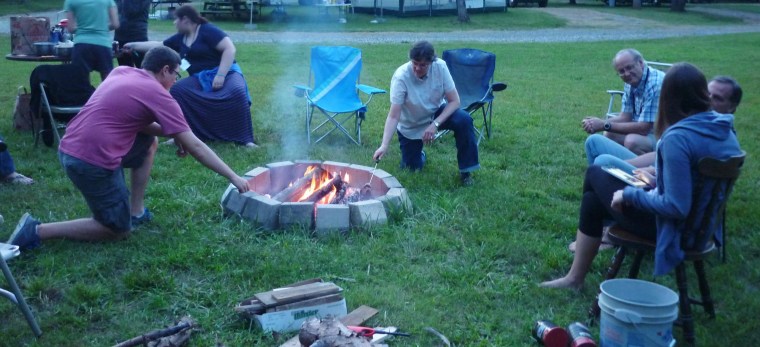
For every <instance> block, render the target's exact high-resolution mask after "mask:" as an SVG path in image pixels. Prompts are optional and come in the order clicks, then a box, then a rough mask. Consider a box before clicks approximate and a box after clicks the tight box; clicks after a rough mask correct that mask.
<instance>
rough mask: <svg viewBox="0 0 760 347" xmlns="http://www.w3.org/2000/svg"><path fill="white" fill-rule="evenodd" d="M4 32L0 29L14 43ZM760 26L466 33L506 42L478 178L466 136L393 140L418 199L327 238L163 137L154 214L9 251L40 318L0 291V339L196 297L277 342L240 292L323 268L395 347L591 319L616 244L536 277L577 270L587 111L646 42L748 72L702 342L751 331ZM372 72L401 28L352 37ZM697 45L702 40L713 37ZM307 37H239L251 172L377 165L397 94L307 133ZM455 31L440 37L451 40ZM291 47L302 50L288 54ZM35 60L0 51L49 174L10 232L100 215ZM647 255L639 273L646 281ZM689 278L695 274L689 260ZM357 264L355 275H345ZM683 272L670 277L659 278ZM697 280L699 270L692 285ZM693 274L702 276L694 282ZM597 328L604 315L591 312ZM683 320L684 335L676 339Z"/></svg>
mask: <svg viewBox="0 0 760 347" xmlns="http://www.w3.org/2000/svg"><path fill="white" fill-rule="evenodd" d="M8 43H9V42H8V37H7V36H2V37H0V46H2V45H5V46H8ZM758 44H760V35H758V34H743V35H730V36H710V37H700V38H694V37H688V38H683V39H679V38H674V39H665V40H642V41H627V42H602V43H558V44H480V43H478V44H473V45H472V47H474V48H480V49H484V50H488V51H492V52H494V53H496V55H497V57H498V58H497V65H498V66H497V70H496V80H497V81H505V82H508V83H509V89H508V90H507V91H505V92H502V93H500V94H498V95H497V97H496V99H497V100H496V105H495V113H494V130H495V132H494V134H493V138H492V139H490V140H486V141H484V142H483V143H481V145H480V160H481V165H482V169H481V170H480V171H478V172H476V174H475V180H476V184H475V186H474V187H471V188H461V187H459V186H458V182H457V169H456V159H455V150H454V144H453V137H451V136H448V137H445V138H444V139H442V140H441V141H440V142H438V143H435V144H433V145H432V146H431V147H430V148H427V149H426V152H427V155H428V166H427V167H426V168H425V169H424V170H423V171H422V172H419V173H409V172H405V171H401V170H399V169H398V160H399V151H398V148H397V145H396V144H397V142H396V141H395V140H394V142H393V146H392V147H391V151H390V153H389V155H388V156H387V158H386V159H385V160H383V161H382V162H381V163H380V166H379V167H380V168H382V169H384V170H386V171H388V172H390V173H392V174H393V175H395V176H396V177H397V178H398V179H399V181H400V182H401V183H402V184H403V185H404V186H405V187H406V188H407V189H408V191H409V194H410V196H411V199H412V201H413V203H414V206H415V210H414V212H413V213H411V214H409V215H406V216H401V215H394V218H393V219H392V222H391V223H390V224H389V225H388V226H384V227H377V228H373V229H370V230H355V231H352V232H351V233H349V234H348V235H345V236H335V237H328V238H325V239H317V238H314V237H312V236H310V235H308V233H307V232H305V231H303V230H283V231H277V232H266V231H263V230H260V229H258V228H256V226H255V225H251V224H249V223H247V222H243V221H240V220H238V219H237V218H223V217H222V213H221V210H220V208H219V199H220V197H221V194H222V192H223V191H224V189H225V188H226V187H227V182H225V180H224V179H223V178H221V177H219V176H217V175H215V174H213V173H211V172H209V171H208V170H206V169H204V168H203V167H202V166H201V165H200V164H198V163H196V162H195V161H193V160H192V159H190V158H185V159H179V158H177V157H175V155H174V150H173V149H171V148H168V147H166V146H161V147H160V149H159V153H158V156H157V158H156V164H155V168H154V170H153V173H152V179H153V180H152V182H151V185H150V187H149V189H148V192H147V195H148V197H147V206H148V207H149V208H151V210H152V211H153V212H154V214H155V216H156V218H155V220H154V222H152V223H150V224H148V225H147V226H145V227H142V228H140V229H139V230H138V231H137V232H135V234H134V235H132V237H130V238H129V239H128V240H125V241H121V242H115V243H78V242H71V241H50V242H46V243H45V245H44V246H43V247H42V248H41V249H38V250H34V251H30V252H27V253H24V254H22V255H21V257H19V258H17V259H15V260H13V261H12V262H11V263H10V266H11V269H12V271H13V272H14V274H15V275H16V278H17V280H18V281H19V283H20V285H21V287H22V288H23V290H24V292H25V294H26V297H27V300H28V302H29V303H30V305H31V306H32V307H33V309H34V311H35V313H36V316H37V318H38V320H39V322H40V323H41V325H42V330H43V331H44V336H43V337H42V338H41V339H39V340H37V339H35V338H34V337H33V335H32V333H31V331H30V330H29V329H28V328H27V326H26V323H25V321H24V319H23V317H22V316H21V314H20V313H18V312H17V310H16V309H15V308H14V307H13V306H12V305H11V304H10V303H9V302H8V301H7V300H0V315H1V316H2V317H3V323H2V324H1V325H0V336H3V338H2V339H0V345H2V346H19V345H23V346H108V345H113V344H115V343H117V342H119V341H123V340H126V339H128V338H131V337H134V336H137V335H139V334H141V333H145V332H148V331H151V330H153V329H157V328H160V327H163V326H166V325H168V324H170V323H172V321H173V320H175V319H178V318H179V317H181V316H184V315H187V314H190V315H192V316H193V317H195V318H196V319H197V320H198V321H199V323H200V324H201V325H202V330H200V331H198V332H197V333H195V334H194V336H193V339H192V341H193V342H192V344H191V345H193V346H210V345H214V344H216V343H222V344H224V345H226V346H250V345H256V346H277V345H278V344H279V343H281V342H282V341H283V340H282V339H280V340H278V339H276V338H273V337H272V336H271V335H267V334H262V333H260V332H258V331H256V330H249V325H248V323H247V322H245V321H243V320H241V319H239V318H238V317H237V316H236V315H235V314H234V312H233V310H232V308H233V307H234V306H235V305H236V304H237V303H238V302H239V301H240V300H242V299H244V298H247V297H249V296H251V295H252V294H253V293H256V292H260V291H264V290H267V289H270V288H272V287H276V286H279V285H283V284H287V283H291V282H295V281H298V280H302V279H307V278H312V277H322V278H325V279H335V281H336V282H337V284H338V285H340V286H342V287H343V288H344V289H345V296H346V300H347V302H348V306H349V310H351V309H354V308H356V307H358V306H360V305H369V306H372V307H375V308H377V309H379V310H380V312H381V313H380V314H379V315H377V316H376V317H374V318H373V319H372V320H371V321H369V322H368V323H367V324H368V325H372V326H376V325H384V326H387V325H394V326H398V327H400V328H401V329H403V330H404V331H409V332H411V333H413V334H414V336H413V337H411V338H405V339H396V340H394V341H392V342H391V345H394V346H433V345H437V344H438V342H437V339H436V338H435V337H433V336H432V335H430V334H427V333H425V332H424V331H423V328H424V327H427V326H432V327H434V328H436V329H437V330H439V331H441V332H442V333H444V334H445V335H446V336H448V338H449V339H450V340H451V341H452V342H453V343H454V344H455V345H457V346H535V345H536V344H535V342H533V340H532V339H531V338H530V329H531V328H532V326H533V323H534V322H535V320H537V319H551V320H554V321H555V322H557V323H558V324H561V325H567V324H569V323H570V322H573V321H583V320H585V318H586V310H587V308H588V306H589V304H590V303H591V302H592V300H593V299H594V297H595V295H596V292H597V288H598V285H599V283H600V281H601V279H602V277H603V273H604V271H605V269H606V267H607V265H608V262H609V258H610V257H611V255H612V253H609V252H607V253H603V254H602V255H601V256H599V257H597V261H596V262H595V263H594V267H593V270H592V273H591V274H590V275H589V277H588V278H587V283H586V284H587V286H586V288H585V290H583V291H581V292H580V293H574V292H570V291H564V290H546V289H542V288H538V287H537V283H539V282H541V281H544V280H547V279H550V278H554V277H557V276H559V275H561V274H564V273H565V272H566V271H567V269H568V268H569V266H570V262H571V260H572V255H571V254H570V253H569V252H568V251H567V248H566V247H567V244H568V243H569V242H570V241H572V240H573V238H574V235H575V229H576V224H577V213H578V204H579V201H580V196H581V182H582V178H583V173H584V170H585V166H586V164H585V156H584V153H583V141H584V139H585V138H586V136H587V135H586V134H585V133H584V132H583V131H582V130H581V128H580V126H579V124H580V120H581V118H582V117H584V116H586V115H601V114H602V112H603V111H604V110H606V105H607V94H606V93H605V90H606V89H610V88H619V87H621V86H622V83H621V81H620V79H619V78H618V77H617V76H616V75H615V73H614V72H613V71H612V69H611V68H610V63H609V62H610V59H611V58H612V56H613V55H614V53H615V52H616V51H617V50H619V49H621V48H623V47H629V46H631V47H636V48H638V49H639V50H640V51H641V52H643V53H644V55H645V56H650V57H657V59H658V60H662V61H668V62H676V61H689V62H692V63H694V64H696V65H697V66H699V67H700V68H702V69H703V71H704V72H705V74H706V75H707V76H708V77H709V76H713V75H716V74H729V75H732V76H734V77H736V78H737V79H738V80H739V81H740V82H741V83H742V85H743V86H744V90H745V98H744V101H743V103H742V105H741V106H740V108H739V110H738V112H737V119H736V129H737V132H738V134H739V138H740V141H741V143H742V145H743V148H744V150H746V151H747V153H748V156H747V161H746V164H745V166H744V171H743V175H742V177H741V178H740V179H739V181H738V183H737V186H736V189H735V192H734V195H733V197H732V200H731V203H730V206H729V211H728V216H729V220H728V227H729V236H730V243H729V248H728V262H727V263H725V264H723V263H721V262H720V261H719V260H718V259H717V258H714V259H712V261H711V262H710V263H711V264H710V265H708V269H707V272H708V277H709V278H710V280H711V284H712V286H713V287H712V289H713V294H714V298H715V300H716V308H717V313H718V316H717V318H716V319H715V320H708V319H707V317H706V315H705V314H704V313H703V311H702V310H701V309H699V308H697V309H696V311H695V312H696V314H695V315H696V329H697V330H696V331H697V338H698V341H699V344H700V345H702V346H717V345H725V346H741V345H746V344H747V341H754V339H755V338H756V337H757V333H756V327H755V326H754V324H753V323H751V322H752V321H754V319H755V318H753V317H755V316H756V313H757V312H758V310H760V300H758V299H757V297H758V294H759V293H758V286H757V284H758V283H760V267H758V266H757V265H758V260H759V258H760V233H758V231H757V228H756V226H757V225H758V223H760V217H759V216H760V207H758V204H757V196H758V195H759V194H760V185H759V184H758V182H760V174H759V171H758V165H760V164H758V161H757V160H755V158H756V156H757V155H758V153H760V145H758V143H756V142H754V140H752V138H754V136H755V134H757V133H758V131H759V129H758V127H759V126H758V124H760V123H759V122H758V116H757V115H758V114H760V98H758V96H757V93H756V92H755V91H756V90H758V89H760V75H758V74H757V73H755V71H758V70H759V69H760V56H758V54H757V53H756V52H757V49H756V48H757V47H758ZM358 47H360V48H361V49H362V50H363V57H364V71H363V82H365V83H367V84H371V85H375V86H378V87H381V88H386V89H387V88H388V84H389V80H390V76H391V74H392V72H393V70H394V69H395V68H396V67H397V66H398V65H400V64H402V63H404V61H405V60H406V52H407V49H408V45H407V44H398V45H375V44H367V45H359V46H358ZM700 47H709V48H710V49H709V50H706V49H702V48H700ZM308 48H309V47H308V45H283V44H277V45H275V44H255V45H249V44H241V45H239V46H238V62H239V63H240V65H241V66H242V68H243V70H244V71H245V73H246V78H247V80H248V83H249V87H250V89H251V93H252V96H253V103H254V104H253V106H252V110H253V119H254V128H255V135H256V138H257V142H258V143H259V144H260V145H261V148H260V149H256V150H246V149H243V148H240V147H238V146H234V145H229V144H217V143H213V144H211V146H212V148H213V149H214V150H215V151H216V152H217V153H219V155H220V156H221V157H222V158H223V159H224V160H225V161H226V162H227V163H229V164H230V166H231V167H232V168H233V169H234V170H235V171H237V172H239V173H241V174H242V173H244V172H247V171H248V170H250V169H253V168H255V167H258V166H262V165H264V164H266V163H269V162H275V161H281V160H292V159H307V158H308V159H316V160H336V161H343V162H350V163H358V164H365V165H371V155H372V152H373V151H374V150H375V148H376V147H377V146H378V144H379V142H380V137H381V132H382V127H383V123H384V119H385V114H386V112H387V107H388V98H387V96H385V97H380V98H378V99H376V100H375V101H373V103H372V104H371V105H370V108H369V111H368V113H367V121H366V122H365V123H364V127H363V130H364V131H363V132H364V140H365V143H364V145H363V146H361V147H360V146H355V145H351V144H349V143H348V142H347V141H345V140H344V139H341V138H339V137H335V138H330V139H328V140H327V141H326V143H321V144H319V145H313V146H308V145H306V144H305V143H304V135H303V125H302V122H303V119H304V117H303V114H302V111H303V104H302V102H303V101H302V100H301V99H297V98H295V97H294V96H293V93H292V89H291V87H290V86H291V85H293V84H296V83H299V82H305V81H306V79H307V74H308V67H307V66H308V64H307V59H308ZM449 48H456V47H454V46H453V45H451V44H439V45H437V49H438V50H439V51H441V50H444V49H449ZM282 57H290V58H289V59H290V63H289V64H282ZM33 67H34V66H33V65H32V64H30V63H22V62H10V61H6V60H3V61H0V107H2V109H4V110H5V111H4V114H5V116H4V117H1V118H0V133H1V134H3V135H4V136H5V137H6V142H7V143H8V144H9V149H10V151H11V152H12V154H13V155H14V158H15V160H16V164H17V167H18V171H20V172H22V173H24V174H27V175H29V176H31V177H33V178H35V179H36V180H37V183H36V184H35V185H33V186H31V187H16V186H8V185H2V186H0V201H2V204H0V213H2V215H3V216H4V217H5V219H6V222H5V224H4V225H2V226H0V230H1V231H0V239H2V240H5V239H6V238H7V237H8V235H9V234H10V233H11V231H12V229H13V227H14V225H15V222H16V220H17V219H18V218H19V217H20V216H21V215H22V214H23V213H24V212H27V211H29V212H31V213H33V214H34V215H35V216H36V217H38V218H40V219H41V220H42V221H46V222H48V221H61V220H66V219H71V218H79V217H86V216H88V215H89V214H88V209H87V206H86V205H85V203H84V201H83V200H82V198H81V196H80V195H79V193H78V192H77V191H76V189H75V188H74V187H73V186H72V184H71V183H70V182H69V180H68V179H67V178H66V176H65V174H64V173H63V171H62V170H61V166H60V164H59V163H58V161H57V159H56V153H55V151H54V150H52V149H50V148H47V147H44V146H42V147H38V148H35V147H34V146H33V144H32V142H33V141H32V137H31V136H30V134H29V133H19V132H16V131H13V130H12V129H11V113H12V109H13V100H14V97H13V96H14V95H15V92H16V87H17V86H19V85H26V84H28V76H29V73H30V71H31V70H32V68H33ZM651 265H652V264H651V261H650V262H645V265H644V269H642V274H643V276H642V277H643V278H644V279H651V276H650V275H649V274H651V270H652V268H651ZM690 276H691V277H693V275H692V274H691V273H690ZM338 277H342V278H353V279H355V280H356V281H355V282H347V281H341V280H340V279H337V278H338ZM657 281H658V282H659V283H662V284H664V285H667V286H669V287H670V288H675V285H674V282H675V281H674V279H673V278H672V277H671V276H664V277H661V278H657ZM693 284H695V283H693ZM691 288H696V287H695V286H692V287H691ZM592 332H593V333H594V335H595V336H598V333H599V330H598V326H596V327H594V328H592ZM680 336H681V335H680V329H678V328H676V338H678V339H680Z"/></svg>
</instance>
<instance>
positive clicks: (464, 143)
mask: <svg viewBox="0 0 760 347" xmlns="http://www.w3.org/2000/svg"><path fill="white" fill-rule="evenodd" d="M445 107H446V105H443V106H441V107H440V108H438V111H436V112H435V115H434V116H433V117H432V118H431V121H432V119H433V118H435V117H438V116H439V115H440V114H441V112H443V109H444V108H445ZM439 130H451V131H453V132H454V139H455V141H456V147H457V163H458V164H459V172H472V171H475V170H477V169H479V168H480V162H479V160H478V142H477V139H476V138H475V130H474V129H473V127H472V117H470V114H469V113H467V112H465V111H464V110H461V109H458V110H456V111H455V112H454V113H453V114H452V115H451V117H449V119H447V120H446V121H445V122H443V123H442V124H441V127H440V128H439ZM396 133H397V134H398V142H399V147H400V148H401V168H402V169H410V170H412V171H417V170H422V167H423V166H425V156H424V155H423V154H422V147H423V146H424V143H423V142H422V140H421V139H409V138H406V137H404V135H401V133H400V132H398V131H396Z"/></svg>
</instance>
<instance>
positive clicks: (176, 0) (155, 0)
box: [150, 0, 190, 13]
mask: <svg viewBox="0 0 760 347" xmlns="http://www.w3.org/2000/svg"><path fill="white" fill-rule="evenodd" d="M189 3H190V0H151V2H150V12H151V13H153V12H156V7H158V6H160V5H161V4H167V5H169V8H172V7H174V4H177V6H182V5H184V4H189Z"/></svg>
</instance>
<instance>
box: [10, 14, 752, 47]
mask: <svg viewBox="0 0 760 347" xmlns="http://www.w3.org/2000/svg"><path fill="white" fill-rule="evenodd" d="M518 10H519V11H543V12H546V13H549V14H551V15H553V16H557V17H559V18H562V19H565V20H566V21H567V22H568V24H567V26H566V27H563V28H552V29H529V30H509V31H506V30H502V31H486V30H478V31H454V32H428V33H409V32H385V33H382V35H379V34H378V33H363V32H332V33H325V32H321V33H306V32H261V31H244V30H241V31H229V30H228V31H227V34H228V35H229V36H230V38H232V39H233V41H235V42H240V43H328V44H347V43H367V44H371V43H402V42H410V41H416V40H421V39H426V40H431V41H434V42H493V43H510V42H592V41H613V40H636V39H659V38H668V37H683V36H708V35H722V34H734V33H748V32H760V25H759V24H760V14H755V13H748V12H741V11H735V10H724V9H717V8H708V7H699V6H690V7H689V8H688V10H689V11H695V12H696V11H699V12H705V13H711V14H715V15H720V16H730V17H737V18H741V19H742V20H743V21H744V23H742V24H730V25H710V26H697V25H669V24H667V23H663V22H658V21H652V20H648V19H642V18H635V17H627V16H623V15H618V14H613V13H605V12H601V11H596V10H594V9H591V8H580V7H578V8H568V7H562V8H551V7H549V8H520V9H516V10H515V11H518ZM35 15H42V16H48V17H50V18H56V15H57V13H56V12H47V13H39V14H35ZM631 27H635V28H637V29H636V30H629V29H630V28H631ZM9 28H10V24H9V16H3V17H0V34H8V32H9ZM616 29H618V30H616ZM168 34H170V33H169V32H156V31H149V33H148V35H149V37H150V38H151V39H155V40H160V39H163V38H165V37H166V36H167V35H168Z"/></svg>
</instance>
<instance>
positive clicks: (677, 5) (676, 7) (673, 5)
mask: <svg viewBox="0 0 760 347" xmlns="http://www.w3.org/2000/svg"><path fill="white" fill-rule="evenodd" d="M670 10H671V11H673V12H684V11H686V0H670Z"/></svg>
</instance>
